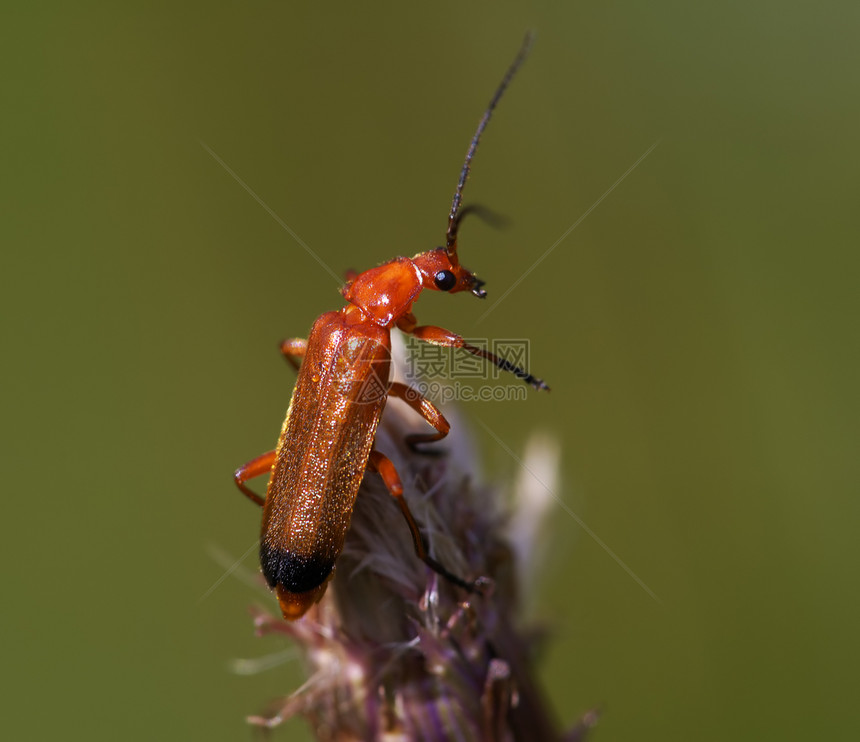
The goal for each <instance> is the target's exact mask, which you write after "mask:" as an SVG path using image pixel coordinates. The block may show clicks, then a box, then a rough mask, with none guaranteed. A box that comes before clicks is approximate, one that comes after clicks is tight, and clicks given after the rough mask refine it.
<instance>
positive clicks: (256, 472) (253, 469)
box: [233, 451, 275, 507]
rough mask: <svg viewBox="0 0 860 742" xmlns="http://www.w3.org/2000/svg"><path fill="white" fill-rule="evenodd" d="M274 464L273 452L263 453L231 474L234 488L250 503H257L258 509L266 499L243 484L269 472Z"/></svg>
mask: <svg viewBox="0 0 860 742" xmlns="http://www.w3.org/2000/svg"><path fill="white" fill-rule="evenodd" d="M274 463H275V452H274V451H269V452H268V453H264V454H263V455H262V456H257V458H256V459H251V460H250V461H249V462H248V463H247V464H244V465H243V466H240V467H239V468H238V469H236V471H235V472H233V481H234V482H236V486H237V487H238V488H239V489H240V490H242V494H244V495H245V497H247V498H248V499H249V500H251V501H252V502H255V503H257V505H259V506H260V507H263V504H264V503H265V502H266V499H265V498H264V497H260V495H258V494H257V493H256V492H254V490H252V489H251V488H250V487H248V486H247V485H246V484H245V482H247V481H248V480H249V479H253V478H254V477H259V476H260V475H262V474H267V473H269V472H271V471H272V466H273V465H274Z"/></svg>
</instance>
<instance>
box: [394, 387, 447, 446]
mask: <svg viewBox="0 0 860 742" xmlns="http://www.w3.org/2000/svg"><path fill="white" fill-rule="evenodd" d="M388 394H389V395H390V396H392V397H396V398H397V399H402V400H403V401H404V402H406V404H408V405H409V406H410V407H411V408H412V409H413V410H415V412H417V413H418V414H419V415H421V417H423V418H424V419H425V420H426V421H427V422H428V423H430V424H431V425H432V426H433V427H434V428H436V431H437V432H436V433H412V434H410V435H407V436H406V443H407V445H408V446H409V447H410V448H411V449H412V450H413V451H417V450H421V449H417V448H416V445H417V444H419V443H434V442H436V441H441V440H442V439H443V438H444V437H445V436H446V435H448V431H449V430H451V426H450V425H449V424H448V421H447V420H446V419H445V416H444V415H443V414H442V413H441V412H439V408H438V407H436V405H434V404H433V403H432V402H431V401H430V400H429V399H427V397H425V396H424V395H423V394H421V392H419V391H418V390H417V389H413V388H412V387H411V386H408V385H407V384H401V383H400V382H399V381H393V382H391V384H390V385H389V387H388Z"/></svg>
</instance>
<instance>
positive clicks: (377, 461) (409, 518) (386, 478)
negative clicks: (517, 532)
mask: <svg viewBox="0 0 860 742" xmlns="http://www.w3.org/2000/svg"><path fill="white" fill-rule="evenodd" d="M369 465H370V468H371V469H372V470H373V471H375V472H377V473H378V474H379V476H381V477H382V481H383V482H385V486H386V487H387V488H388V491H389V492H390V493H391V496H392V497H394V499H395V500H397V504H398V505H399V506H400V512H402V513H403V517H404V518H405V519H406V524H407V525H408V526H409V531H410V533H411V534H412V543H413V544H414V546H415V554H416V556H417V557H418V558H419V559H420V560H421V561H422V562H424V564H426V565H427V566H428V567H430V569H432V570H433V571H434V572H435V573H436V574H438V575H441V576H442V577H444V578H445V579H446V580H448V582H451V583H453V584H455V585H457V586H458V587H461V588H463V589H464V590H467V591H469V592H470V593H483V592H485V591H486V587H485V586H486V580H485V579H483V578H479V579H477V580H475V581H473V582H469V581H468V580H464V579H463V578H462V577H458V576H457V575H455V574H454V573H452V572H449V571H448V570H447V569H445V567H443V566H442V565H441V564H440V563H439V562H437V561H436V560H435V559H434V558H433V557H431V556H430V555H429V554H428V553H427V547H426V546H425V545H424V539H423V538H422V536H421V532H420V531H419V530H418V524H417V523H416V522H415V518H414V517H413V515H412V511H411V510H409V504H408V503H407V502H406V498H405V497H404V496H403V482H401V481H400V475H399V474H398V473H397V470H396V469H395V468H394V464H392V463H391V459H389V458H388V457H387V456H385V454H383V453H380V452H379V451H371V452H370V461H369Z"/></svg>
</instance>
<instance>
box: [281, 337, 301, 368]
mask: <svg viewBox="0 0 860 742" xmlns="http://www.w3.org/2000/svg"><path fill="white" fill-rule="evenodd" d="M280 348H281V353H283V355H284V358H285V359H286V361H287V363H289V364H290V365H291V366H292V367H293V370H294V371H298V370H299V359H301V358H304V357H305V353H307V352H308V341H307V340H303V339H302V338H288V339H287V340H284V341H282V342H281V345H280Z"/></svg>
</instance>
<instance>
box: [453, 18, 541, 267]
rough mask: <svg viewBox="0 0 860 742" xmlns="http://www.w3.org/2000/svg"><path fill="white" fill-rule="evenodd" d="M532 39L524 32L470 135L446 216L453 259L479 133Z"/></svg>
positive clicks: (482, 131) (530, 44)
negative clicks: (470, 140)
mask: <svg viewBox="0 0 860 742" xmlns="http://www.w3.org/2000/svg"><path fill="white" fill-rule="evenodd" d="M533 41H534V32H533V31H529V32H528V33H527V34H526V37H525V39H523V44H522V46H521V47H520V50H519V52H517V56H516V58H515V59H514V61H513V62H512V63H511V66H510V67H508V71H507V72H506V73H505V76H504V77H503V78H502V81H501V83H499V87H498V88H496V92H495V93H493V97H492V98H491V99H490V105H489V106H487V110H486V111H484V115H483V116H482V117H481V121H480V122H479V123H478V128H477V129H476V130H475V135H474V136H473V137H472V142H471V144H470V145H469V151H468V152H466V161H465V162H464V163H463V169H462V170H461V171H460V180H459V182H458V183H457V190H456V191H454V201H453V203H452V204H451V213H450V215H449V216H448V231H447V232H446V235H445V237H446V239H445V247H446V249H447V250H448V254H449V255H450V256H451V257H452V258H454V259H456V255H457V227H459V225H460V218H461V217H462V216H463V214H461V213H460V202H461V201H462V199H463V186H465V185H466V181H467V180H468V178H469V170H470V167H471V164H472V157H474V155H475V150H476V149H477V148H478V142H480V141H481V134H483V133H484V129H486V128H487V124H488V123H489V121H490V116H492V115H493V110H494V109H495V108H496V104H497V103H498V102H499V99H500V98H501V97H502V94H503V93H504V92H505V90H506V89H507V87H508V85H509V84H510V82H511V80H512V79H513V76H514V75H515V74H516V72H517V70H518V69H519V68H520V65H522V63H523V61H524V60H525V58H526V57H527V56H528V53H529V50H530V49H531V46H532V42H533ZM464 213H465V212H464Z"/></svg>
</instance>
